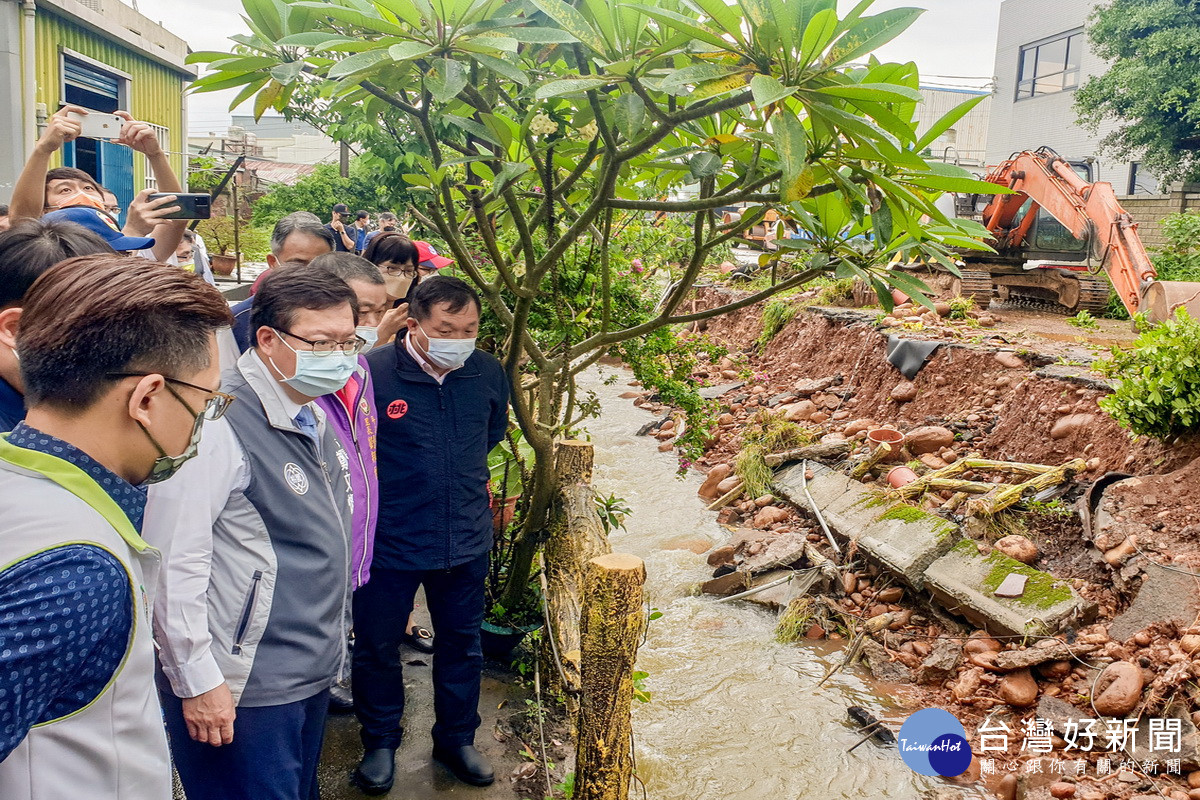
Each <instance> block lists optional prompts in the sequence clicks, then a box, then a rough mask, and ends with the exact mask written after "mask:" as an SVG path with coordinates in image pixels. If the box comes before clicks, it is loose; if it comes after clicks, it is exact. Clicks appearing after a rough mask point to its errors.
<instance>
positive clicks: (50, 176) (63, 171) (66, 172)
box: [46, 167, 104, 190]
mask: <svg viewBox="0 0 1200 800" xmlns="http://www.w3.org/2000/svg"><path fill="white" fill-rule="evenodd" d="M50 181H83V182H84V183H90V184H91V185H92V186H95V187H96V189H97V190H103V188H104V187H103V186H101V185H100V183H99V182H98V181H97V180H96V179H95V178H93V177H92V176H91V175H89V174H87V173H86V172H84V171H83V170H81V169H76V168H75V167H55V168H54V169H52V170H48V171H47V172H46V185H47V186H49V185H50Z"/></svg>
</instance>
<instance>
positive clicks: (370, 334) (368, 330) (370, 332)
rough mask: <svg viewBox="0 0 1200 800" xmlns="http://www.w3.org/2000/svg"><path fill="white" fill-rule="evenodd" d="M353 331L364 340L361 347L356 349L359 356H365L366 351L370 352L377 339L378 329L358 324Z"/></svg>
mask: <svg viewBox="0 0 1200 800" xmlns="http://www.w3.org/2000/svg"><path fill="white" fill-rule="evenodd" d="M354 333H355V334H357V335H358V338H360V339H362V340H363V341H364V342H366V344H364V345H363V349H362V350H359V351H358V354H359V355H360V356H365V355H366V354H367V353H369V352H371V348H373V347H374V346H375V344H376V342H378V341H379V329H378V328H372V327H370V326H369V325H359V326H358V327H357V328H355V329H354Z"/></svg>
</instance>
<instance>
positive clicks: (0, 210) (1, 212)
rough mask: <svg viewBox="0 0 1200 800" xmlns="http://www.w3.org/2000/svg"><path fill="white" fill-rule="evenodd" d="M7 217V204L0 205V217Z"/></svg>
mask: <svg viewBox="0 0 1200 800" xmlns="http://www.w3.org/2000/svg"><path fill="white" fill-rule="evenodd" d="M7 216H8V203H0V217H7Z"/></svg>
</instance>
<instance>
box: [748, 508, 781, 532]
mask: <svg viewBox="0 0 1200 800" xmlns="http://www.w3.org/2000/svg"><path fill="white" fill-rule="evenodd" d="M787 518H788V512H786V511H784V510H783V509H782V508H780V507H779V506H767V507H766V508H764V509H762V510H761V511H759V512H758V513H757V514H755V515H754V522H753V525H754V527H756V528H766V527H769V526H771V525H774V524H775V523H777V522H784V521H785V520H787Z"/></svg>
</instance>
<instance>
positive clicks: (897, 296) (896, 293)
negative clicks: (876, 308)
mask: <svg viewBox="0 0 1200 800" xmlns="http://www.w3.org/2000/svg"><path fill="white" fill-rule="evenodd" d="M911 299H912V298H911V297H909V296H908V295H906V294H905V293H904V292H902V291H900V290H899V289H892V302H893V303H895V304H896V305H898V306H902V305H904V304H905V303H907V302H908V301H909V300H911Z"/></svg>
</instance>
